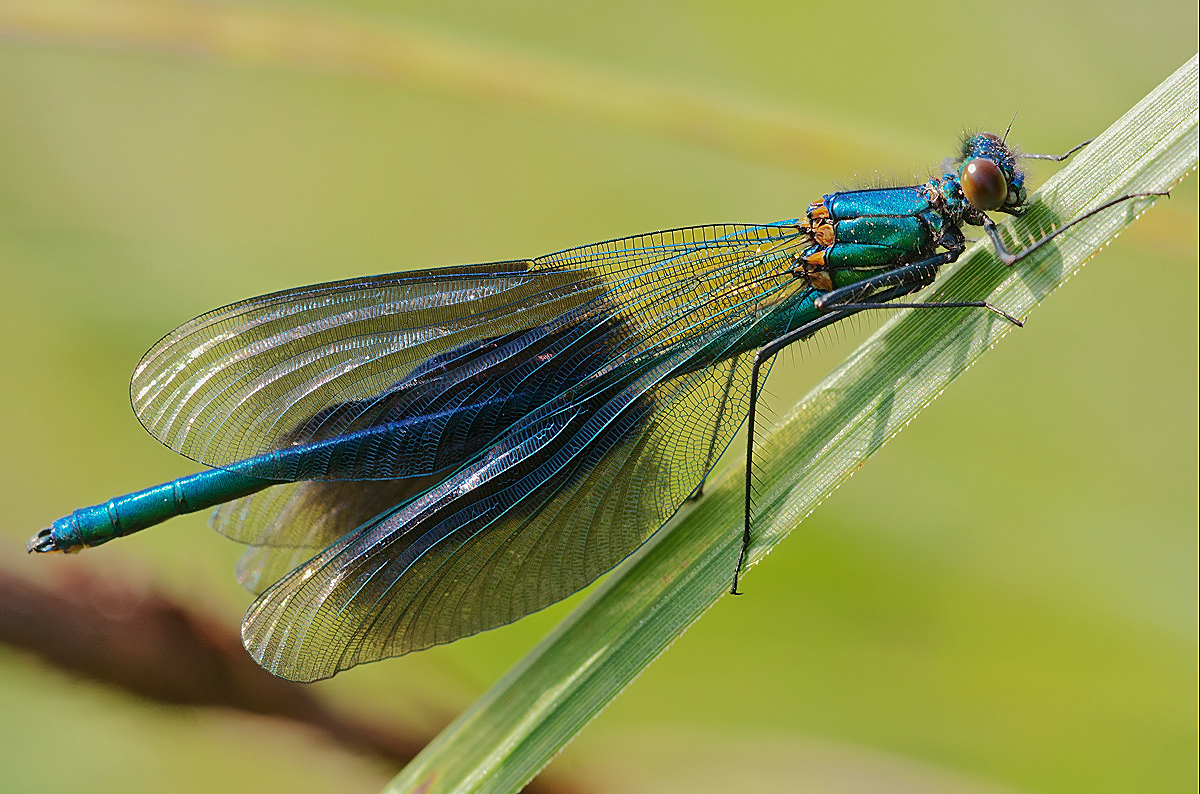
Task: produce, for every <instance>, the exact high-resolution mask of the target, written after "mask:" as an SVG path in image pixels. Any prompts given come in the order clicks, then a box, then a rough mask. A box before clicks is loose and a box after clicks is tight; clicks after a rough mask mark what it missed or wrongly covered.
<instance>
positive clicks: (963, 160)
mask: <svg viewBox="0 0 1200 794" xmlns="http://www.w3.org/2000/svg"><path fill="white" fill-rule="evenodd" d="M956 165H957V168H958V179H959V183H960V184H961V185H962V191H963V195H964V196H966V198H967V201H969V202H971V204H972V206H974V207H975V208H976V209H978V210H982V211H984V212H1007V213H1009V214H1012V215H1016V214H1019V213H1020V212H1021V210H1022V209H1023V208H1024V205H1025V200H1026V195H1025V174H1024V173H1022V172H1021V170H1020V169H1019V168H1017V157H1016V154H1015V153H1014V152H1013V150H1012V149H1010V148H1008V145H1007V144H1006V143H1005V142H1004V140H1003V139H1002V138H1001V137H1000V136H998V135H995V134H993V133H990V132H981V133H979V134H978V135H972V136H971V137H969V138H967V139H966V140H965V141H964V142H963V148H962V154H961V156H960V157H959V159H958V160H957V161H956Z"/></svg>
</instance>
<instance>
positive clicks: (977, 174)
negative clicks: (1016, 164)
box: [960, 157, 1008, 211]
mask: <svg viewBox="0 0 1200 794" xmlns="http://www.w3.org/2000/svg"><path fill="white" fill-rule="evenodd" d="M960 179H961V181H962V189H963V193H964V194H965V195H966V197H967V201H969V202H971V203H972V204H974V205H975V206H976V207H977V208H978V209H981V210H985V211H987V210H995V209H999V208H1000V207H1003V206H1004V200H1005V199H1006V198H1008V182H1007V180H1005V178H1004V173H1003V172H1002V171H1001V170H1000V167H999V166H998V165H996V164H995V163H993V162H992V161H991V160H985V159H983V158H982V157H977V158H975V159H974V160H968V161H967V162H966V163H964V164H963V169H962V176H961V177H960Z"/></svg>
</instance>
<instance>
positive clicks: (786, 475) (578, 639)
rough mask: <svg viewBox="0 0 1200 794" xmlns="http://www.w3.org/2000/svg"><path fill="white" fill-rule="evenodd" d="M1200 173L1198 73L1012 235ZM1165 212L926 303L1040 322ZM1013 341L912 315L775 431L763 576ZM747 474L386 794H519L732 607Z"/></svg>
mask: <svg viewBox="0 0 1200 794" xmlns="http://www.w3.org/2000/svg"><path fill="white" fill-rule="evenodd" d="M1196 163H1197V59H1196V58H1195V57H1193V58H1192V59H1191V60H1190V61H1189V62H1188V63H1186V64H1185V65H1184V66H1183V67H1182V68H1180V69H1179V70H1178V71H1177V72H1176V73H1175V74H1173V75H1172V76H1171V77H1169V78H1168V79H1167V80H1166V81H1165V82H1164V83H1163V84H1162V85H1160V86H1159V87H1158V88H1156V89H1155V90H1154V91H1153V92H1152V93H1151V94H1150V95H1149V96H1147V97H1146V98H1145V99H1143V100H1142V101H1141V102H1140V103H1139V104H1138V105H1137V106H1136V107H1134V108H1133V109H1132V110H1130V111H1129V112H1128V113H1127V114H1126V115H1125V116H1124V117H1122V118H1121V119H1120V120H1118V121H1117V122H1116V123H1115V124H1114V125H1113V126H1112V127H1110V128H1109V129H1108V130H1107V131H1105V132H1104V133H1103V134H1102V135H1101V136H1100V137H1099V138H1097V139H1096V141H1095V142H1094V143H1092V144H1091V145H1090V146H1088V147H1087V148H1086V149H1084V150H1083V151H1082V152H1080V153H1079V154H1078V155H1077V156H1076V157H1075V158H1074V160H1073V161H1072V162H1071V163H1070V164H1069V165H1068V166H1066V167H1065V168H1063V169H1062V170H1061V171H1059V172H1058V174H1056V175H1055V176H1054V177H1053V178H1052V179H1051V180H1050V181H1049V182H1047V183H1046V185H1045V186H1044V187H1043V188H1042V189H1041V190H1040V191H1039V193H1038V194H1037V196H1036V197H1035V200H1034V208H1033V210H1032V211H1031V212H1030V213H1029V214H1028V215H1026V216H1025V217H1022V218H1019V219H1016V220H1014V221H1012V222H1010V223H1007V224H1005V225H1004V226H1003V230H1004V232H1005V234H1007V235H1009V239H1010V240H1012V241H1013V245H1012V247H1014V248H1018V247H1020V245H1021V241H1022V240H1028V239H1031V238H1033V237H1037V236H1040V235H1041V234H1042V233H1044V232H1045V231H1046V230H1048V229H1050V228H1053V227H1054V226H1056V225H1061V223H1062V222H1063V221H1064V220H1067V219H1070V218H1073V217H1076V216H1078V215H1080V214H1081V213H1082V212H1084V211H1085V210H1087V209H1088V208H1090V207H1093V206H1096V205H1097V204H1100V203H1102V202H1104V201H1106V200H1108V199H1110V198H1113V197H1115V196H1119V195H1122V194H1126V193H1131V192H1140V191H1147V190H1163V189H1168V188H1170V187H1172V186H1174V185H1175V184H1176V183H1177V182H1178V181H1179V180H1181V179H1182V178H1183V177H1184V176H1185V175H1186V174H1187V173H1188V172H1189V171H1190V170H1192V169H1194V168H1195V167H1196ZM1151 203H1153V202H1152V201H1150V200H1143V199H1138V200H1134V201H1130V202H1129V203H1127V204H1124V205H1121V206H1120V207H1119V208H1114V209H1112V210H1110V211H1107V212H1105V213H1103V214H1102V215H1100V216H1097V217H1094V218H1091V219H1089V220H1087V221H1085V222H1083V223H1081V224H1079V225H1078V226H1076V227H1073V228H1072V229H1071V230H1070V231H1069V232H1068V233H1066V234H1064V235H1063V236H1062V237H1060V238H1059V239H1058V240H1056V242H1055V243H1054V244H1052V245H1049V246H1046V247H1045V248H1043V249H1040V250H1039V251H1038V252H1036V253H1035V254H1034V255H1032V256H1030V257H1029V258H1028V259H1026V260H1023V261H1022V262H1020V263H1018V265H1017V266H1016V267H1015V268H1013V269H1011V270H1010V269H1008V268H1005V267H1004V266H1003V265H1002V264H1001V263H1000V262H999V261H998V260H997V258H996V257H995V255H994V253H993V252H992V249H991V246H990V244H988V243H987V242H984V243H981V244H979V245H976V246H974V247H973V248H972V249H971V250H970V251H968V252H967V253H966V254H965V255H964V256H963V257H962V258H961V259H960V261H959V262H958V263H957V264H956V265H955V266H954V267H953V268H950V269H948V270H947V272H946V273H944V274H943V278H942V279H941V280H940V281H939V283H938V284H937V285H936V286H935V287H934V288H932V289H930V290H927V291H926V293H924V294H923V295H924V299H925V300H929V301H952V300H977V299H979V298H980V297H984V296H986V299H987V300H988V301H989V302H990V303H992V304H993V305H995V306H997V307H999V308H1002V309H1004V310H1005V311H1007V312H1009V313H1010V314H1013V315H1015V316H1018V317H1022V318H1023V317H1026V316H1027V315H1028V314H1029V313H1030V311H1031V310H1032V309H1033V308H1034V307H1035V306H1036V305H1037V304H1038V303H1040V302H1041V301H1042V300H1043V299H1044V298H1045V297H1046V296H1047V295H1049V294H1050V293H1051V292H1052V291H1053V290H1054V289H1056V288H1057V287H1058V286H1059V285H1060V284H1062V283H1063V282H1064V281H1065V280H1066V279H1067V278H1069V277H1070V276H1071V275H1072V274H1073V273H1075V272H1076V271H1077V270H1078V269H1079V268H1080V267H1082V266H1083V264H1084V263H1085V262H1086V261H1087V260H1088V259H1090V258H1091V257H1092V256H1093V255H1094V254H1095V253H1096V252H1097V251H1098V250H1099V249H1100V248H1102V247H1103V246H1104V245H1106V244H1107V243H1108V242H1109V241H1111V240H1112V239H1113V238H1114V237H1116V236H1117V235H1118V234H1119V233H1120V232H1121V230H1123V229H1124V228H1125V227H1126V226H1128V225H1129V224H1130V223H1132V222H1133V221H1134V220H1135V219H1136V218H1137V216H1138V215H1139V214H1140V213H1142V212H1144V211H1145V210H1146V209H1147V208H1148V207H1149V205H1150V204H1151ZM1133 286H1134V285H1132V284H1131V289H1132V288H1133ZM1010 330H1011V326H1010V325H1009V324H1008V323H1007V322H1005V321H1003V320H1001V319H1000V318H997V317H995V316H994V315H991V314H990V313H988V312H984V311H980V310H962V311H958V310H937V311H907V312H900V313H897V315H896V316H895V317H893V318H892V319H891V321H889V322H888V323H887V324H886V325H885V326H884V327H883V328H881V329H880V330H879V332H878V333H876V334H875V335H874V336H873V337H872V338H871V339H870V340H868V341H867V342H866V343H864V344H863V346H862V347H861V348H860V349H859V350H858V351H857V352H855V353H854V354H853V355H852V356H851V357H850V358H849V360H847V361H846V362H845V364H843V365H842V366H841V367H839V368H838V370H837V371H835V372H834V373H832V374H831V375H830V376H829V377H828V378H826V379H825V381H824V382H823V383H822V384H821V385H819V386H818V387H817V388H816V389H815V390H814V391H813V392H812V393H811V394H810V395H809V396H807V397H806V398H805V399H804V400H803V401H802V402H801V403H800V404H799V405H797V406H796V407H795V408H794V409H793V410H792V412H791V413H790V415H789V416H788V418H786V419H785V420H784V421H783V422H781V423H780V424H779V425H778V426H777V427H776V428H774V429H773V430H771V431H769V435H768V431H766V430H765V429H760V433H759V446H758V447H757V449H758V450H760V451H759V452H757V453H756V460H757V466H756V474H757V481H758V494H757V499H756V508H755V520H754V526H755V543H754V547H753V551H752V555H751V559H752V561H757V560H759V559H761V558H762V557H763V556H764V555H765V554H766V553H767V552H768V551H769V550H770V549H771V548H772V547H773V546H774V545H775V544H776V543H778V542H779V541H780V540H781V539H782V538H783V537H784V536H785V535H786V534H787V533H788V532H790V531H791V530H792V529H793V528H795V526H796V525H797V524H798V523H799V521H800V519H802V518H803V517H804V516H805V515H807V514H808V513H809V512H810V511H811V510H812V509H813V508H814V507H815V506H816V505H817V504H819V503H820V502H821V500H823V499H824V498H825V497H826V496H827V495H828V494H829V493H830V492H832V491H833V490H834V489H835V488H836V487H837V486H838V485H839V484H840V483H841V482H843V481H844V480H845V479H846V478H848V477H849V476H850V475H851V474H852V473H853V472H854V471H855V470H856V469H857V468H858V467H859V466H860V465H861V464H862V463H863V462H864V461H865V460H866V458H867V457H869V456H870V455H871V454H873V453H874V452H875V450H877V449H878V448H879V447H880V446H882V445H883V444H884V443H885V442H886V441H887V440H888V439H889V438H891V437H892V436H893V435H895V434H896V433H897V432H899V430H900V429H901V428H902V427H903V426H904V425H906V424H907V423H908V422H909V421H910V420H911V419H912V418H913V417H914V416H915V415H916V413H917V412H918V411H920V410H921V409H922V408H923V407H925V406H926V405H928V404H929V403H930V402H931V401H932V400H933V399H934V398H935V397H936V396H937V395H938V394H940V393H941V391H942V390H943V389H944V388H946V386H947V385H949V384H950V382H951V381H952V380H954V379H955V378H956V377H958V376H959V375H960V374H962V373H963V372H964V371H965V370H966V369H967V368H968V367H970V366H971V365H972V364H973V363H974V362H975V360H976V359H977V358H978V357H979V356H980V355H981V354H982V353H983V352H985V351H986V350H987V349H988V348H990V347H991V346H992V345H993V344H994V343H995V342H996V341H997V340H998V339H999V338H1000V337H1001V336H1003V335H1004V334H1005V333H1007V332H1009V331H1010ZM1018 386H1019V385H1018ZM739 475H740V472H739V470H738V468H737V467H733V469H732V474H731V476H729V477H726V478H725V479H724V480H723V481H722V482H720V483H719V484H718V485H717V486H716V487H713V488H711V490H710V493H709V494H708V495H707V496H706V497H705V499H704V500H703V501H702V502H701V503H700V504H698V505H697V506H696V507H695V508H694V509H691V510H690V512H688V513H687V514H686V515H685V516H683V518H682V519H681V520H679V521H678V522H677V523H676V525H675V526H674V527H673V528H671V529H670V530H669V531H664V532H660V533H659V536H658V537H656V538H655V540H654V541H652V543H651V544H649V545H648V546H647V547H646V548H645V549H643V550H642V552H640V553H639V554H638V555H635V557H634V558H632V559H630V560H628V561H627V562H626V563H625V564H624V565H622V566H621V568H620V569H619V570H618V571H617V572H616V573H614V574H613V575H612V576H610V577H609V578H608V579H607V580H606V581H605V582H604V583H603V584H602V586H601V587H600V588H598V589H597V591H596V592H595V593H594V594H593V595H592V596H591V597H590V598H589V599H588V600H587V601H586V602H585V603H584V604H583V605H581V606H580V607H579V609H577V610H576V611H575V612H574V613H573V614H572V616H571V617H570V618H569V619H568V620H566V621H565V622H564V623H563V624H562V625H561V626H560V627H559V628H558V629H557V630H556V631H555V632H554V633H553V634H552V635H551V636H549V637H547V638H546V639H545V640H544V641H543V642H542V643H541V644H540V645H539V646H538V647H537V648H536V649H534V650H533V651H532V652H531V653H530V654H529V655H528V656H527V657H526V658H525V659H524V660H523V661H522V662H521V663H520V664H519V665H517V667H516V668H514V669H513V670H512V671H511V672H509V674H508V675H506V676H505V677H504V679H503V680H501V681H500V682H499V683H497V684H496V685H495V686H494V687H493V688H492V689H491V691H489V692H488V693H487V694H486V695H484V697H483V698H481V699H480V700H479V701H478V702H477V703H476V704H475V705H474V706H472V707H471V708H470V709H469V710H468V711H466V712H465V713H464V714H463V715H462V716H460V717H459V718H458V719H457V720H456V721H455V722H454V723H453V724H452V725H450V726H449V727H448V728H447V729H446V730H445V731H444V732H443V733H442V734H441V735H440V736H439V737H438V738H437V739H436V740H435V741H434V742H433V743H432V744H430V745H429V746H428V747H427V748H426V749H425V751H424V752H422V753H421V755H420V756H419V757H418V758H417V759H416V760H415V761H413V763H412V764H410V765H409V766H408V768H406V769H405V770H404V771H403V772H402V773H401V774H400V775H399V776H398V777H397V778H396V779H395V780H394V781H393V782H392V783H391V785H390V786H389V788H388V791H391V792H402V791H403V792H408V791H421V792H435V791H460V790H480V791H513V790H517V789H519V788H520V787H521V786H522V785H523V784H524V783H525V782H527V781H528V780H530V779H531V778H532V777H533V776H534V775H535V774H536V773H537V772H538V771H539V770H540V769H541V768H542V767H544V766H545V765H546V764H547V763H548V762H549V761H550V759H551V758H553V757H554V755H555V754H556V753H558V752H559V751H560V750H561V749H562V748H563V747H564V746H565V745H566V744H567V742H569V741H570V740H571V738H572V737H574V736H575V734H576V733H578V732H579V730H581V729H582V728H583V726H584V725H586V724H587V723H588V722H589V721H590V720H591V719H592V718H593V717H595V716H596V714H597V713H599V711H600V710H601V709H602V708H604V706H605V705H606V704H607V703H608V702H609V701H610V700H612V699H613V698H615V697H616V696H617V694H619V693H620V692H621V690H622V689H624V688H625V687H626V686H627V685H628V684H629V683H630V682H631V681H632V680H633V679H634V678H635V677H636V676H637V675H638V674H639V673H640V671H641V670H642V669H644V668H645V667H646V666H647V665H648V664H650V662H652V661H653V660H654V659H655V658H656V657H657V656H658V655H659V654H660V653H662V652H663V651H664V650H665V649H666V648H667V646H668V645H670V643H671V642H672V641H673V640H674V639H675V638H676V637H678V636H679V635H680V634H682V633H683V631H684V630H686V629H687V627H688V626H689V625H690V624H691V623H692V622H693V621H695V620H696V619H698V618H699V617H700V615H702V614H703V613H704V612H705V611H706V610H707V609H708V608H709V607H710V606H712V605H713V604H714V603H715V602H716V601H717V599H719V598H720V597H721V596H722V595H723V594H724V593H725V592H726V591H727V590H728V588H729V583H730V576H731V574H732V569H733V563H734V560H735V559H736V557H737V552H738V548H739V544H740V533H741V522H742V483H741V478H740V476H739ZM749 581H750V585H751V586H752V583H753V578H751V579H750V580H749ZM744 674H745V671H739V672H738V673H737V675H744Z"/></svg>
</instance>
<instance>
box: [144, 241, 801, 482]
mask: <svg viewBox="0 0 1200 794" xmlns="http://www.w3.org/2000/svg"><path fill="white" fill-rule="evenodd" d="M805 242H806V240H805V238H804V235H803V234H802V233H801V232H800V231H799V230H798V229H797V227H796V225H795V223H794V222H790V221H789V222H783V223H780V224H772V225H766V226H735V225H727V226H705V227H695V228H691V229H677V230H673V231H668V232H658V233H654V234H650V235H642V236H639V237H631V238H623V239H620V240H612V241H609V242H606V243H599V244H596V245H592V246H587V247H583V248H576V249H569V250H567V251H563V252H560V253H558V254H553V255H550V256H547V257H543V258H540V259H537V260H528V261H518V262H503V263H498V264H493V265H477V266H464V267H458V268H446V269H441V270H431V271H421V272H412V273H398V274H392V275H388V276H374V277H368V278H361V279H353V280H349V281H342V282H334V283H330V284H323V285H316V286H312V287H303V288H298V289H293V290H287V291H284V292H279V293H274V294H272V295H267V296H263V297H260V298H254V299H251V300H248V301H243V302H241V303H237V304H234V305H232V306H228V307H225V308H223V309H218V310H216V311H213V312H210V313H208V314H205V315H202V316H200V317H198V318H196V319H195V320H192V321H191V322H189V323H186V324H184V325H183V326H181V327H180V328H178V329H176V330H175V331H173V332H172V333H171V334H169V335H168V336H167V337H165V338H164V339H163V340H162V341H160V342H159V343H158V344H157V345H155V346H154V347H153V348H152V349H151V350H150V351H149V352H148V353H147V354H146V355H145V357H144V358H143V359H142V362H141V363H140V364H139V365H138V367H137V369H136V371H135V373H134V376H133V380H132V383H131V396H132V401H133V404H134V408H135V410H136V411H137V414H138V417H139V419H140V420H141V421H142V423H143V424H144V425H145V426H146V428H147V430H149V431H150V432H151V433H152V434H153V435H154V436H155V437H156V438H158V439H159V440H160V441H162V442H163V443H165V444H167V445H168V446H170V447H171V448H173V449H175V450H177V451H179V452H181V453H182V454H184V455H187V456H188V457H191V458H193V459H195V460H198V461H200V462H203V463H206V464H208V465H212V466H218V467H227V468H228V467H233V466H235V465H242V466H243V468H244V471H245V473H247V474H253V475H255V476H261V477H265V478H269V479H279V480H298V479H314V480H364V479H392V478H402V477H414V476H423V475H429V474H433V473H436V472H443V471H449V470H451V469H452V468H453V467H456V466H458V465H461V464H462V463H464V462H465V461H467V460H469V459H470V458H471V457H472V456H473V455H475V454H477V453H478V452H479V451H480V450H482V449H484V448H486V446H487V445H489V444H490V443H492V441H494V440H495V439H496V438H497V437H498V436H499V435H500V434H501V433H503V432H504V431H505V429H506V428H507V427H509V426H510V425H511V424H512V423H513V422H516V421H518V420H519V419H520V418H521V417H523V416H525V415H526V414H527V413H529V412H530V411H531V410H533V409H535V408H536V407H538V406H539V405H542V404H544V403H545V402H547V401H548V400H551V399H553V397H554V396H555V395H557V394H559V393H561V392H562V391H563V390H564V389H567V388H570V387H571V386H572V385H573V384H576V383H579V382H581V381H583V380H585V379H586V378H587V377H588V376H590V375H591V374H592V373H594V372H596V371H599V370H601V369H603V368H605V367H609V366H612V365H613V362H618V361H621V360H624V359H626V358H628V357H629V356H630V355H636V354H638V353H639V352H640V351H645V350H647V349H650V348H653V347H656V346H657V347H662V346H672V345H681V344H686V343H687V341H688V340H689V339H693V338H694V337H695V336H696V334H698V333H705V332H707V330H708V329H709V327H710V326H711V325H712V323H713V322H714V321H715V317H716V316H717V315H719V314H721V313H723V312H727V311H728V310H729V308H730V306H731V305H733V306H736V305H740V304H744V306H743V309H745V308H746V307H747V306H748V307H749V310H758V309H761V305H760V304H763V303H769V302H770V301H771V300H773V298H772V297H771V296H772V294H773V291H775V290H777V289H778V288H779V285H780V284H783V283H786V282H788V281H790V280H791V276H790V275H789V273H788V263H789V261H790V260H789V259H788V257H789V256H790V252H791V251H792V250H793V249H795V248H796V247H797V246H801V245H803V244H804V243H805ZM742 293H744V294H742ZM345 439H350V440H351V441H352V442H353V444H351V445H346V444H344V443H343V441H344V440H345ZM331 440H332V441H334V442H337V443H339V444H342V446H341V447H338V448H336V449H335V448H333V447H331V446H330V443H329V442H330V441H331ZM297 452H299V453H300V454H295V453H297ZM268 453H272V454H268ZM248 459H249V460H250V461H251V463H250V465H248V466H247V465H246V464H244V463H242V462H244V461H246V460H248Z"/></svg>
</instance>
